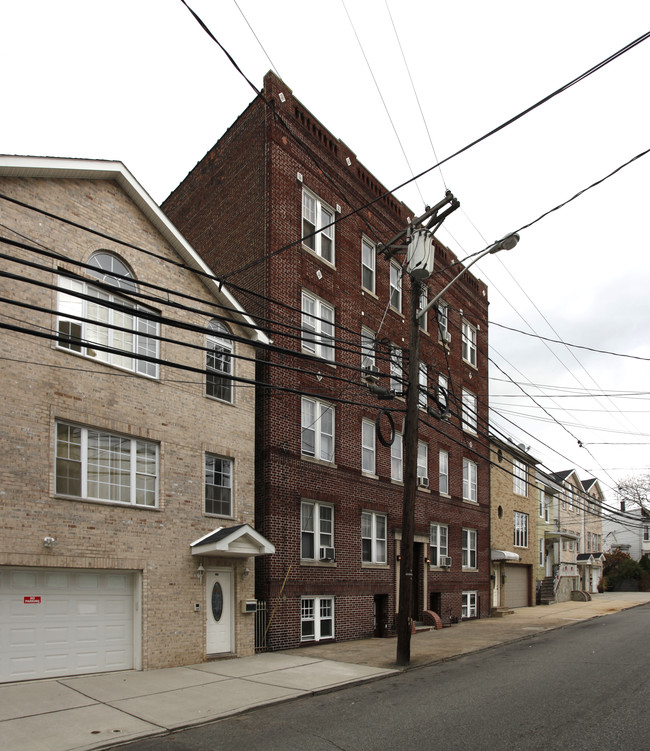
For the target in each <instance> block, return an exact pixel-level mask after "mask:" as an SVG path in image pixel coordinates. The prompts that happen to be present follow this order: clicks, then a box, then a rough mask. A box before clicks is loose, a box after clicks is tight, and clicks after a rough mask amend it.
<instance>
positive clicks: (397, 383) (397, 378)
mask: <svg viewBox="0 0 650 751" xmlns="http://www.w3.org/2000/svg"><path fill="white" fill-rule="evenodd" d="M403 381H404V373H403V372H402V350H401V349H400V348H399V347H396V346H395V345H391V348H390V387H391V389H392V390H393V391H395V392H396V393H398V394H401V393H402V388H403Z"/></svg>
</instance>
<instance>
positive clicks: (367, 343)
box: [361, 326, 375, 370]
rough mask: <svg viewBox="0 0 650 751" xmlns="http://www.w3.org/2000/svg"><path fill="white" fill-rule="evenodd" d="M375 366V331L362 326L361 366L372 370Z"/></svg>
mask: <svg viewBox="0 0 650 751" xmlns="http://www.w3.org/2000/svg"><path fill="white" fill-rule="evenodd" d="M374 366H375V332H374V331H371V330H370V329H369V328H367V327H366V326H362V327H361V367H362V368H363V369H364V370H370V369H371V368H374Z"/></svg>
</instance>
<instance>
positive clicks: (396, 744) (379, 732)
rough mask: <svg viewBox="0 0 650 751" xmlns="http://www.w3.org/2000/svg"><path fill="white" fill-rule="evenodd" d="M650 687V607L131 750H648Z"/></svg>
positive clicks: (139, 744) (137, 745) (130, 750)
mask: <svg viewBox="0 0 650 751" xmlns="http://www.w3.org/2000/svg"><path fill="white" fill-rule="evenodd" d="M649 697H650V605H645V606H642V607H637V608H633V609H630V610H626V611H622V612H620V613H615V614H612V615H610V616H608V617H606V618H595V619H591V620H587V621H585V622H583V623H576V624H575V625H573V626H572V627H571V628H568V629H559V630H554V631H549V632H545V633H540V634H537V635H534V636H533V637H532V638H530V639H525V640H523V641H519V642H516V643H514V644H510V645H503V646H500V647H496V648H494V649H489V650H487V651H483V652H480V653H476V654H469V655H466V656H464V657H459V658H458V659H456V660H451V661H448V662H443V663H439V664H435V665H430V666H425V667H421V668H418V669H413V670H409V671H407V672H404V673H400V674H396V675H392V676H390V677H388V678H385V679H384V680H381V681H376V682H373V683H369V684H362V685H358V686H354V687H351V688H347V689H343V690H340V691H336V692H335V693H330V694H322V695H318V696H314V697H308V698H301V699H297V700H295V701H290V702H287V703H283V704H281V705H276V706H272V707H266V708H262V709H259V710H256V711H252V712H249V713H247V714H244V715H239V716H237V717H232V718H227V719H224V720H221V721H219V722H216V723H212V724H209V725H204V726H201V727H196V728H191V729H188V730H183V731H179V732H177V733H173V734H171V735H168V736H165V737H158V738H151V739H148V740H142V741H139V742H135V743H130V744H127V745H125V746H123V747H122V748H124V749H127V750H128V751H199V750H200V751H218V750H220V749H261V750H264V751H266V750H267V749H268V750H275V749H277V750H278V751H280V750H282V751H293V750H294V749H295V750H296V751H298V750H300V751H306V750H309V751H311V749H314V750H315V751H321V749H322V750H323V751H325V749H327V750H328V751H331V749H334V748H337V749H343V750H344V751H365V750H366V749H368V750H370V749H374V750H377V749H391V751H393V750H394V749H397V748H400V749H422V748H441V749H445V751H450V750H451V751H453V750H454V749H463V750H465V749H498V748H502V749H509V750H510V751H514V750H517V749H522V750H525V751H536V750H537V749H540V751H541V749H545V750H546V751H554V750H555V749H558V750H559V749H562V751H566V749H571V751H583V750H584V751H587V750H589V751H599V750H600V749H611V748H613V747H621V748H625V749H626V751H637V750H638V751H646V749H647V748H648V747H649V746H650V706H649V704H650V702H649Z"/></svg>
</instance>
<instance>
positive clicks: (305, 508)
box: [300, 501, 334, 561]
mask: <svg viewBox="0 0 650 751" xmlns="http://www.w3.org/2000/svg"><path fill="white" fill-rule="evenodd" d="M321 547H324V548H325V547H327V548H333V547H334V508H333V507H332V506H328V505H326V504H324V503H311V502H309V501H303V502H302V503H301V504H300V557H301V558H302V559H303V560H309V561H319V560H320V549H321Z"/></svg>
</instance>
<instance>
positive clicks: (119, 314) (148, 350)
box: [58, 251, 159, 378]
mask: <svg viewBox="0 0 650 751" xmlns="http://www.w3.org/2000/svg"><path fill="white" fill-rule="evenodd" d="M88 263H89V265H90V266H92V267H93V268H91V269H88V270H87V273H88V274H89V275H90V276H93V277H95V278H96V279H98V280H99V281H101V282H103V283H104V284H107V285H111V286H112V287H117V288H118V290H122V291H123V292H126V293H128V292H136V291H137V284H136V282H135V278H134V276H133V272H132V271H131V270H130V269H129V267H128V266H127V265H126V264H125V263H124V261H122V260H121V259H120V258H119V257H118V256H116V255H114V254H113V253H108V252H107V251H99V252H97V253H95V254H93V255H92V256H91V258H90V260H89V261H88ZM116 275H118V276H116ZM81 295H86V296H88V297H89V298H91V299H84V298H83V297H81ZM145 310H147V308H145V307H143V306H141V305H138V304H137V303H135V302H134V301H133V300H132V299H131V298H129V297H122V296H121V295H120V294H119V293H113V292H110V291H108V290H106V289H104V288H103V287H99V286H95V285H93V284H92V282H89V281H85V280H82V279H71V278H70V277H67V276H60V277H59V294H58V312H59V318H58V331H59V341H58V346H59V347H62V348H63V349H67V350H70V351H72V352H77V353H78V354H80V355H83V356H85V357H91V358H93V359H94V360H100V361H101V362H105V363H107V364H108V365H115V366H117V367H119V368H125V369H126V370H132V371H134V372H136V373H142V374H143V375H147V376H151V377H152V378H157V377H158V364H157V363H155V362H149V361H147V360H143V359H141V357H138V355H139V356H142V355H145V356H149V357H152V358H158V356H159V341H158V339H157V338H156V337H157V335H158V333H159V325H158V323H157V322H155V321H151V320H148V319H146V318H143V317H140V316H138V311H145ZM84 319H86V320H84Z"/></svg>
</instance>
